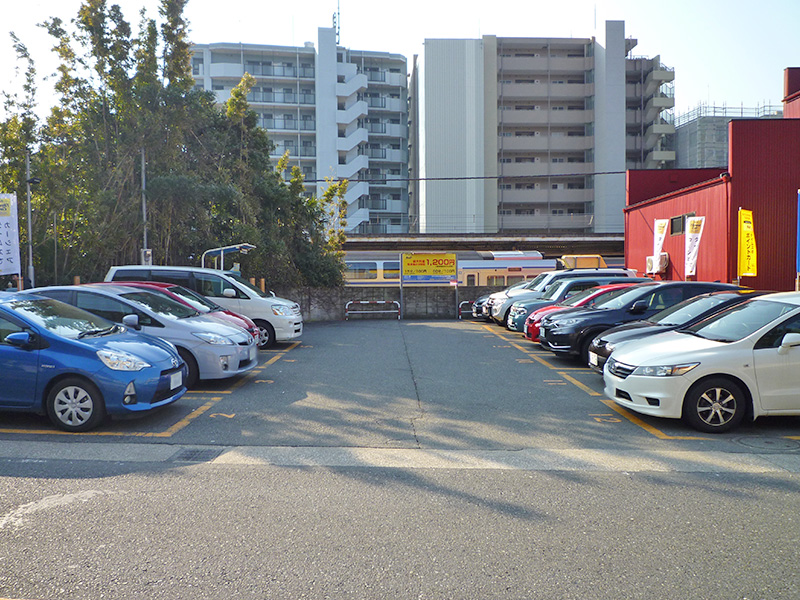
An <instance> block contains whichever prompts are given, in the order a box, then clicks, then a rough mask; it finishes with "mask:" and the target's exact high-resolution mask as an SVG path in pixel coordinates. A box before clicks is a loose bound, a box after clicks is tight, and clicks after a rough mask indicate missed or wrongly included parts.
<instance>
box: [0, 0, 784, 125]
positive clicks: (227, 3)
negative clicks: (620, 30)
mask: <svg viewBox="0 0 800 600" xmlns="http://www.w3.org/2000/svg"><path fill="white" fill-rule="evenodd" d="M112 3H114V2H113V1H112V0H109V4H112ZM116 3H117V4H119V5H120V6H121V7H122V10H123V13H124V14H125V16H126V17H127V19H128V21H129V22H131V24H132V25H133V26H134V30H136V29H137V25H138V22H139V16H138V11H139V9H140V8H141V7H144V8H145V9H146V10H147V11H148V14H149V15H150V16H157V9H158V4H159V3H158V0H117V2H116ZM4 4H5V6H4V7H3V18H2V21H0V23H1V25H0V31H2V35H1V36H0V40H2V41H1V42H0V85H2V86H4V88H8V87H11V88H15V87H17V86H15V85H14V73H13V66H14V64H15V60H14V54H13V51H12V49H11V41H10V38H9V37H8V35H7V33H8V32H9V31H14V32H15V33H16V34H17V35H18V36H19V37H20V38H21V39H22V41H23V42H24V43H25V44H26V45H27V46H28V48H29V50H30V52H31V54H32V55H33V57H34V60H36V62H37V69H38V71H39V74H40V75H41V76H44V75H45V74H47V73H49V72H52V71H53V70H54V68H55V63H54V62H53V61H52V59H51V58H50V54H51V53H50V52H49V47H50V46H51V45H52V44H51V42H50V40H49V39H48V38H47V36H46V35H45V34H44V33H43V32H42V31H41V29H39V28H37V27H36V26H35V25H36V23H38V22H41V21H42V20H44V19H46V18H49V17H52V16H58V17H61V18H62V19H64V20H65V21H68V20H69V19H71V18H73V17H74V16H75V15H76V14H77V10H78V7H79V6H80V0H27V1H26V2H14V3H13V4H12V3H10V2H8V1H7V2H5V3H4ZM337 4H338V8H339V11H340V15H341V18H340V24H341V38H340V43H341V45H343V46H346V47H349V48H352V49H354V50H376V51H386V52H395V53H398V54H404V55H406V56H407V57H408V59H409V63H410V62H411V56H412V55H413V54H419V55H422V53H423V41H424V40H425V39H426V38H479V37H481V36H482V35H496V36H498V37H591V36H593V35H597V36H598V37H599V38H601V39H602V36H603V31H604V22H605V20H607V19H608V20H623V21H625V34H626V36H628V37H633V38H636V39H637V40H638V42H639V43H638V46H637V47H636V48H635V49H634V50H633V54H635V55H638V56H651V57H652V56H656V55H660V57H661V61H662V62H663V63H664V64H665V65H667V66H669V67H672V68H674V69H675V74H676V76H675V98H676V110H675V112H676V114H681V113H683V112H686V111H687V110H690V109H692V108H695V107H696V106H697V105H698V104H699V103H701V102H703V103H708V104H717V105H723V104H725V105H727V106H729V107H738V106H744V107H747V108H753V107H756V106H763V105H765V104H775V105H778V104H780V102H781V100H782V98H783V70H784V69H785V68H786V67H795V66H797V67H800V44H798V34H797V31H796V30H797V27H798V25H800V2H798V1H797V0H760V1H758V2H753V1H752V0H750V1H747V2H745V1H743V0H727V1H721V0H694V1H689V0H675V1H673V2H667V3H651V2H642V1H641V0H635V1H632V0H598V1H595V2H592V1H583V0H569V1H567V2H553V1H552V0H550V1H547V2H545V1H542V0H519V1H518V0H496V1H495V2H485V1H477V0H462V1H461V2H458V3H456V2H452V1H440V0H427V1H423V0H404V1H403V2H393V3H388V2H385V1H383V0H338V2H337V0H294V1H292V2H283V3H273V2H267V1H265V0H260V1H258V2H256V1H253V0H189V3H188V5H187V9H186V12H185V14H186V16H187V18H188V20H189V22H190V28H191V37H192V40H193V41H195V42H198V43H209V42H248V43H262V44H276V45H302V44H303V43H304V42H307V41H310V42H314V43H316V41H317V28H318V27H329V26H331V24H332V17H333V14H334V13H335V12H336V10H337ZM41 90H42V104H49V103H50V101H51V99H50V97H49V96H48V95H47V93H46V92H47V84H42V86H41Z"/></svg>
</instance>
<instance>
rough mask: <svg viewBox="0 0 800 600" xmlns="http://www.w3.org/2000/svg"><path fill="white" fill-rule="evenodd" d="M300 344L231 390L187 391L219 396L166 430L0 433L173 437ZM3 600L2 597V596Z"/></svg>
mask: <svg viewBox="0 0 800 600" xmlns="http://www.w3.org/2000/svg"><path fill="white" fill-rule="evenodd" d="M299 345H300V342H294V343H293V344H292V345H291V346H289V347H288V348H286V349H281V350H278V351H276V352H275V356H273V357H271V358H270V359H269V360H268V361H266V362H264V363H263V364H261V365H259V366H257V367H256V368H255V369H253V370H252V371H248V373H247V374H246V375H245V376H244V377H242V378H241V379H240V380H239V381H236V382H235V383H234V384H233V385H231V388H230V389H229V390H217V391H214V390H192V391H191V392H187V393H186V394H184V396H183V397H182V399H183V398H186V399H194V400H199V399H200V398H192V396H193V395H194V394H199V395H201V396H202V394H216V395H217V396H218V397H216V398H211V399H210V400H209V401H208V402H206V403H205V404H204V405H203V406H201V407H199V408H196V409H194V410H193V411H192V412H190V413H189V414H188V415H186V416H185V417H183V418H182V419H181V420H180V421H178V422H177V423H175V424H174V425H172V426H170V427H168V428H167V429H165V430H164V431H155V432H154V431H125V432H123V431H86V432H81V433H73V432H71V431H61V430H59V429H6V428H3V429H0V433H21V434H26V435H90V436H95V437H103V436H106V437H107V436H112V437H171V436H173V435H175V434H176V433H177V432H178V431H180V430H181V429H183V428H184V427H186V426H187V425H189V423H191V422H192V421H194V420H195V419H196V418H197V417H199V416H200V415H202V414H203V413H205V412H207V411H208V410H209V409H210V408H211V407H212V406H214V405H215V404H217V402H219V401H220V400H222V395H225V394H230V393H232V391H233V390H236V389H238V388H239V387H241V386H242V385H244V384H245V383H246V382H247V381H249V380H250V379H251V378H252V377H253V376H254V375H255V374H256V373H258V372H260V371H263V370H264V368H265V367H267V366H268V365H271V364H274V363H275V362H277V361H279V360H280V359H281V358H283V357H284V356H285V355H286V353H287V352H289V351H291V350H294V349H295V348H297V346H299ZM0 600H2V598H0Z"/></svg>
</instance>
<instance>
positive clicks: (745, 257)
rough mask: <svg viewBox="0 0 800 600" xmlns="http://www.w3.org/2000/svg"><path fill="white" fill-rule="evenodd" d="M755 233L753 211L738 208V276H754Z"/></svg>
mask: <svg viewBox="0 0 800 600" xmlns="http://www.w3.org/2000/svg"><path fill="white" fill-rule="evenodd" d="M756 258H757V257H756V234H755V231H753V211H751V210H743V209H741V208H740V209H739V260H738V261H737V262H738V265H739V266H738V269H737V271H738V274H739V277H755V276H756V275H757V274H758V270H757V268H756Z"/></svg>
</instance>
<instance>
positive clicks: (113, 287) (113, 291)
mask: <svg viewBox="0 0 800 600" xmlns="http://www.w3.org/2000/svg"><path fill="white" fill-rule="evenodd" d="M77 289H90V290H94V291H97V292H101V293H102V294H103V295H105V296H116V295H117V294H122V293H125V292H142V291H144V292H147V290H144V289H143V288H138V287H134V286H132V285H125V284H124V283H122V282H120V283H111V284H106V283H81V284H78V285H48V286H45V287H40V288H33V289H31V290H30V292H31V293H33V294H35V293H36V290H77Z"/></svg>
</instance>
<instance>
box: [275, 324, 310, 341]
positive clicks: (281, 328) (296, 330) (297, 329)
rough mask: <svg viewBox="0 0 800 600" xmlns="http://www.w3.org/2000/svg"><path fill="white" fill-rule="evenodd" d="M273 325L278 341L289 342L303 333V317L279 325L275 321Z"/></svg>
mask: <svg viewBox="0 0 800 600" xmlns="http://www.w3.org/2000/svg"><path fill="white" fill-rule="evenodd" d="M272 326H273V327H275V340H276V341H278V342H287V341H289V340H294V339H297V338H299V337H300V336H301V335H303V320H302V319H291V320H287V321H286V322H283V323H278V324H277V325H276V324H275V323H273V325H272Z"/></svg>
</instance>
